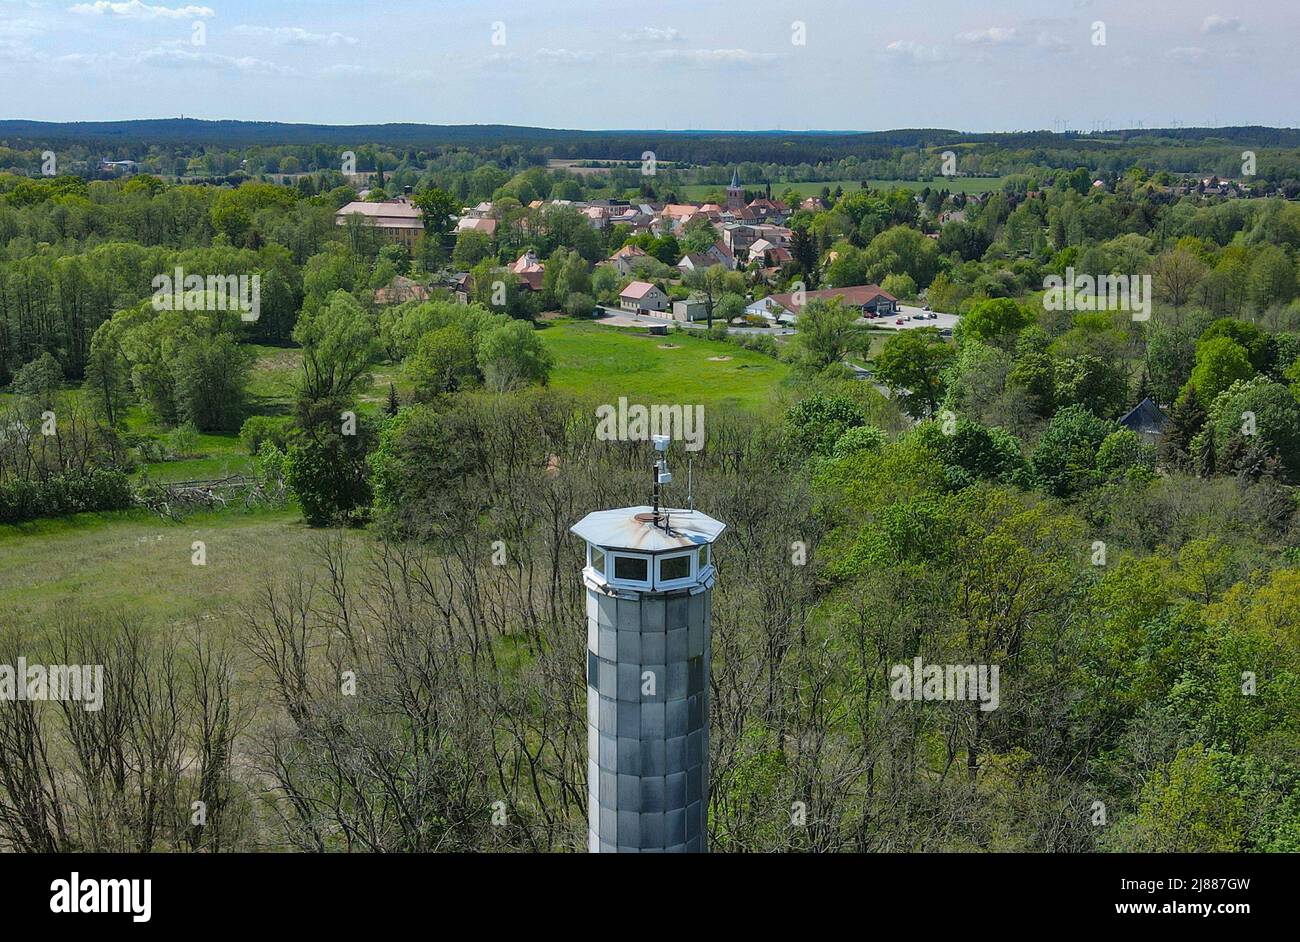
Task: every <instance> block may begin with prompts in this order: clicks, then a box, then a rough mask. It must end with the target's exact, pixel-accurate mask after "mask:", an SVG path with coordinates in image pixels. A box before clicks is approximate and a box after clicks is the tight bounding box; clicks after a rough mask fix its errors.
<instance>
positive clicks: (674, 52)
mask: <svg viewBox="0 0 1300 942" xmlns="http://www.w3.org/2000/svg"><path fill="white" fill-rule="evenodd" d="M643 55H644V56H648V57H649V58H651V59H654V60H655V61H658V62H665V61H671V62H686V63H694V64H696V65H755V64H757V63H759V62H768V61H771V60H772V59H775V58H777V56H776V55H775V54H774V53H770V52H751V51H750V50H748V49H652V50H649V51H647V52H645V53H643Z"/></svg>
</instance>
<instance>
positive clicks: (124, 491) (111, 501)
mask: <svg viewBox="0 0 1300 942" xmlns="http://www.w3.org/2000/svg"><path fill="white" fill-rule="evenodd" d="M132 503H133V494H132V491H131V483H130V481H129V480H128V478H127V476H126V473H125V472H124V471H113V470H106V469H102V468H97V469H94V470H92V471H73V472H69V473H67V474H61V475H58V476H56V477H51V478H46V479H45V480H40V481H31V480H13V481H6V482H3V483H0V523H21V522H22V521H24V520H35V519H37V518H38V517H60V516H64V515H66V514H77V513H84V512H86V511H94V510H124V509H126V508H128V507H130V506H131V505H132Z"/></svg>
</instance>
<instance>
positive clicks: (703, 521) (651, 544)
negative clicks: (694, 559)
mask: <svg viewBox="0 0 1300 942" xmlns="http://www.w3.org/2000/svg"><path fill="white" fill-rule="evenodd" d="M653 513H654V508H652V507H646V506H641V507H621V508H619V509H618V510H597V511H595V512H594V513H589V514H587V516H585V517H583V518H582V519H581V520H579V521H578V522H577V523H575V524H574V525H573V526H572V527H571V528H570V530H571V531H572V532H573V533H576V534H577V535H578V536H580V537H582V538H583V539H584V540H586V541H587V542H588V543H592V544H595V545H596V546H600V547H604V548H605V549H624V550H634V551H636V552H641V553H665V552H668V551H670V550H679V549H689V548H691V547H692V546H703V545H705V544H707V543H713V542H714V541H715V540H717V538H718V537H720V536H721V535H722V531H723V530H725V529H726V528H727V525H726V524H725V523H721V522H720V521H717V520H714V519H713V518H712V517H710V516H709V515H708V514H704V513H700V512H699V511H698V510H661V511H660V514H661V516H662V517H663V518H666V519H667V521H668V530H667V531H665V530H664V528H663V527H661V526H659V527H657V526H655V525H654V522H653V519H652V515H653Z"/></svg>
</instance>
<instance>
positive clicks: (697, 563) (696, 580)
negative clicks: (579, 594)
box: [571, 506, 727, 597]
mask: <svg viewBox="0 0 1300 942" xmlns="http://www.w3.org/2000/svg"><path fill="white" fill-rule="evenodd" d="M726 528H727V525H726V524H725V523H721V522H719V521H717V520H714V519H713V518H712V517H710V516H708V515H707V514H704V513H701V512H699V511H698V510H671V509H660V510H658V511H657V512H656V511H655V509H654V508H652V507H646V506H640V507H623V508H619V509H617V510H598V511H595V512H594V513H589V514H587V516H585V517H583V518H582V519H581V520H580V521H578V522H577V523H576V524H574V525H573V527H572V528H571V530H572V532H573V533H575V534H577V535H578V536H579V537H581V538H582V539H583V540H585V541H586V543H587V565H586V567H585V568H584V569H583V570H582V579H583V582H584V583H585V584H586V586H587V588H588V589H591V590H593V591H596V592H600V593H603V594H606V595H613V596H620V595H621V596H623V597H629V596H630V595H634V594H635V595H642V594H644V593H647V592H677V591H680V590H688V591H689V592H690V593H691V594H695V593H698V592H703V591H704V590H706V589H710V588H712V587H713V581H714V575H715V570H714V566H713V544H714V542H716V541H717V539H718V537H719V536H721V535H722V531H723V530H725V529H726Z"/></svg>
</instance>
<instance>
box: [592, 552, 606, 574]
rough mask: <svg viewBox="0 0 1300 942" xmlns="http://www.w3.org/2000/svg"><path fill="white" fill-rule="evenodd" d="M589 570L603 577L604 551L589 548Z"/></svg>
mask: <svg viewBox="0 0 1300 942" xmlns="http://www.w3.org/2000/svg"><path fill="white" fill-rule="evenodd" d="M591 568H592V569H594V570H596V572H598V573H600V575H601V576H604V575H605V551H604V550H603V549H601V548H600V547H599V546H593V547H592V548H591Z"/></svg>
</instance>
